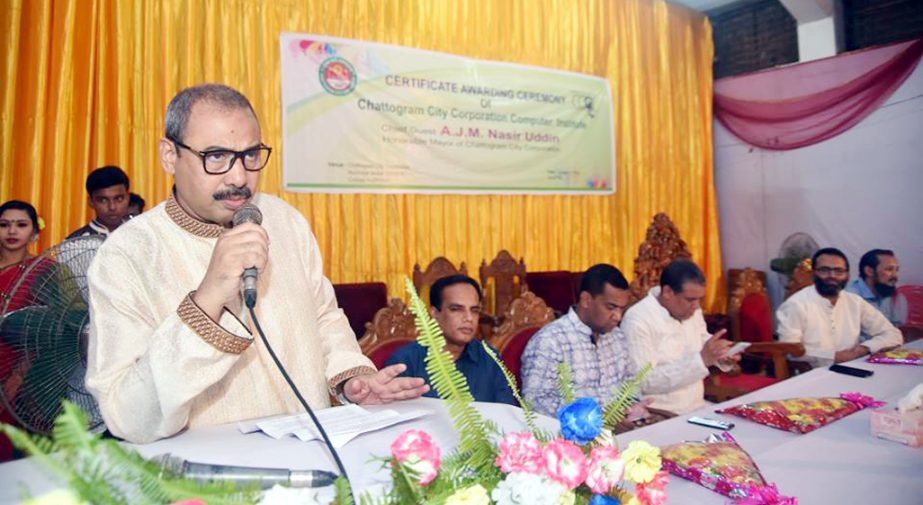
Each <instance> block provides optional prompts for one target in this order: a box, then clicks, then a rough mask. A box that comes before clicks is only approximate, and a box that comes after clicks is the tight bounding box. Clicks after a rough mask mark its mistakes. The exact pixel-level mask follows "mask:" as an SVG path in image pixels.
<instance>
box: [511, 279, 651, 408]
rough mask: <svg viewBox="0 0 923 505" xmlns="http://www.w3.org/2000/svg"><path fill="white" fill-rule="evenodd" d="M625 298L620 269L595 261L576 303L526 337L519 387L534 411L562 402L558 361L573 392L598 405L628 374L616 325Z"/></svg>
mask: <svg viewBox="0 0 923 505" xmlns="http://www.w3.org/2000/svg"><path fill="white" fill-rule="evenodd" d="M628 300H629V293H628V281H627V280H625V276H624V275H622V272H620V271H619V269H617V268H615V267H614V266H612V265H607V264H598V265H594V266H592V267H590V269H589V270H587V271H586V272H585V273H584V274H583V277H582V278H581V280H580V288H579V290H578V293H577V303H576V304H575V305H574V306H572V307H571V308H570V310H569V311H568V312H567V314H565V315H563V316H561V317H559V318H558V319H556V320H555V321H552V322H551V323H548V324H547V325H545V327H543V328H542V329H541V330H539V331H538V332H537V333H536V334H535V335H533V336H532V338H531V339H529V343H528V344H527V345H526V348H525V350H524V351H523V354H522V393H523V398H524V399H525V400H526V401H528V402H529V404H530V405H531V406H532V408H533V409H535V411H536V412H541V413H542V414H545V415H549V416H555V415H556V413H557V410H558V408H559V407H561V406H562V404H563V398H562V397H561V387H560V385H559V382H558V366H559V365H560V364H562V363H566V364H567V365H568V366H569V367H570V370H571V374H572V376H573V391H574V396H575V397H577V398H581V397H589V398H594V399H595V400H596V401H597V402H598V403H599V404H600V406H604V405H605V404H606V403H608V402H609V400H611V399H612V396H613V394H614V392H615V390H616V388H617V387H618V386H619V384H621V383H622V382H623V381H625V380H627V379H628V378H629V377H630V373H629V360H628V348H627V346H626V343H625V336H624V335H623V334H622V332H621V331H620V330H619V328H618V325H619V321H621V320H622V311H624V310H625V307H627V306H628ZM635 414H637V415H641V416H643V415H646V411H645V412H636V413H635Z"/></svg>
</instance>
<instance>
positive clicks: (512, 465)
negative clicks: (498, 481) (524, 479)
mask: <svg viewBox="0 0 923 505" xmlns="http://www.w3.org/2000/svg"><path fill="white" fill-rule="evenodd" d="M542 462H543V461H542V445H541V444H540V443H538V440H536V439H535V437H534V436H532V434H531V433H509V434H507V435H506V436H505V437H503V440H501V441H500V454H498V455H497V461H496V464H497V466H499V467H500V470H501V471H503V473H513V472H525V473H534V474H541V471H542Z"/></svg>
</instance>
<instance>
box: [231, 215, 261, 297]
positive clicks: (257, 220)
mask: <svg viewBox="0 0 923 505" xmlns="http://www.w3.org/2000/svg"><path fill="white" fill-rule="evenodd" d="M243 223H253V224H263V213H262V212H260V208H259V207H257V206H256V205H253V204H252V203H250V202H247V203H245V204H243V205H241V206H240V207H239V208H238V209H237V210H236V211H235V212H234V217H233V218H232V219H231V225H232V226H237V225H240V224H243ZM256 275H257V273H256V268H254V267H250V268H247V269H245V270H244V273H243V275H242V276H241V280H242V281H243V283H244V303H245V304H246V305H247V308H250V309H252V308H253V307H254V306H256Z"/></svg>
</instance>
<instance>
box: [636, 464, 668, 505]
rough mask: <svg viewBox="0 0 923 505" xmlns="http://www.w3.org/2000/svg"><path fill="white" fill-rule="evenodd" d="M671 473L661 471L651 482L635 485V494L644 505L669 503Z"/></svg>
mask: <svg viewBox="0 0 923 505" xmlns="http://www.w3.org/2000/svg"><path fill="white" fill-rule="evenodd" d="M669 475H670V474H669V473H667V472H666V471H663V470H661V471H659V472H657V474H656V475H654V478H653V479H651V480H650V481H649V482H644V483H640V484H635V494H636V495H637V497H638V501H640V502H641V504H642V505H663V504H664V503H666V501H667V480H668V478H669Z"/></svg>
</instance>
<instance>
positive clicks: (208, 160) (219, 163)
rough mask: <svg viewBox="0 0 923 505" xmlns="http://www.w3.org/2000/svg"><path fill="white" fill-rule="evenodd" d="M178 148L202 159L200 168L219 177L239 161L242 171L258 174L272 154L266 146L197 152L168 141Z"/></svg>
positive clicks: (176, 142)
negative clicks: (242, 166)
mask: <svg viewBox="0 0 923 505" xmlns="http://www.w3.org/2000/svg"><path fill="white" fill-rule="evenodd" d="M168 140H169V141H170V142H173V143H174V144H176V145H177V146H179V147H182V148H183V149H186V150H188V151H189V152H191V153H193V154H195V155H197V156H198V157H199V158H201V159H202V168H203V169H205V173H207V174H212V175H221V174H225V173H227V172H230V171H231V168H232V167H233V166H234V162H235V161H237V160H238V159H240V162H241V163H243V165H244V170H247V171H248V172H259V171H260V170H262V169H263V167H265V166H266V163H269V155H270V154H272V148H271V147H269V146H267V145H266V144H262V143H261V144H260V145H259V147H254V148H252V149H247V150H246V151H232V150H230V149H211V150H209V151H197V150H195V149H193V148H191V147H189V146H187V145H186V144H183V143H182V142H180V141H179V140H176V139H168Z"/></svg>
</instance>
